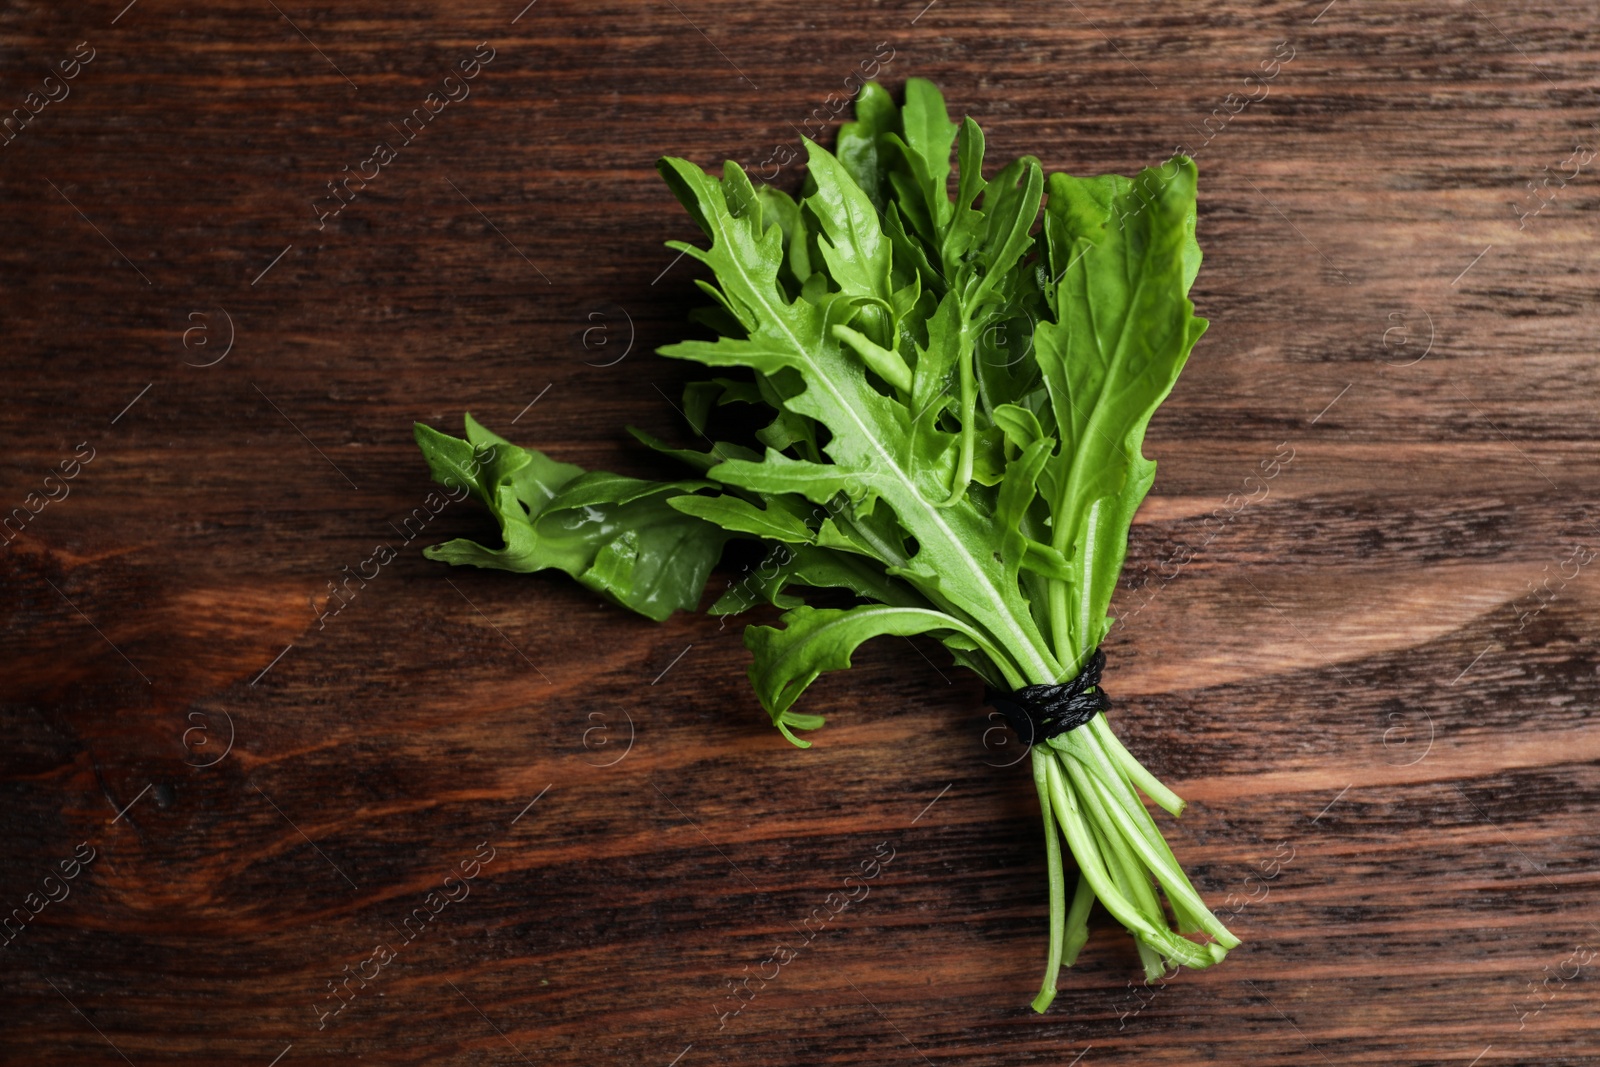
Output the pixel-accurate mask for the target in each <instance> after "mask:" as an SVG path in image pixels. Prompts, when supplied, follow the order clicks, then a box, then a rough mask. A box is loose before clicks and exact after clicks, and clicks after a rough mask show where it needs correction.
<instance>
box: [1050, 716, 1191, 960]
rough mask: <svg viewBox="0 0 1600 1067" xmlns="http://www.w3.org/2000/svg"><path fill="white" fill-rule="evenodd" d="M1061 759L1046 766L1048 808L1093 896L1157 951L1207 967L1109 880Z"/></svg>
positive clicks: (1162, 919) (1163, 923)
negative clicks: (1048, 786) (1051, 808)
mask: <svg viewBox="0 0 1600 1067" xmlns="http://www.w3.org/2000/svg"><path fill="white" fill-rule="evenodd" d="M1068 736H1070V735H1068ZM1063 758H1064V757H1063V755H1062V754H1061V753H1056V758H1055V759H1053V760H1050V761H1048V762H1047V763H1046V767H1047V769H1048V771H1049V784H1050V797H1051V799H1052V801H1053V802H1054V803H1053V805H1052V807H1053V809H1054V811H1055V814H1056V818H1057V820H1058V821H1059V822H1060V823H1061V830H1062V832H1063V833H1064V834H1066V837H1067V844H1068V845H1070V846H1071V847H1072V854H1073V855H1074V856H1076V857H1077V858H1078V866H1079V869H1080V870H1081V871H1083V873H1084V874H1085V875H1087V876H1088V878H1089V881H1090V882H1091V883H1092V884H1093V886H1094V892H1095V895H1096V896H1098V897H1099V898H1100V902H1101V903H1102V904H1104V905H1105V906H1106V910H1107V911H1109V912H1111V914H1112V915H1113V916H1114V917H1115V918H1116V920H1117V921H1118V922H1120V923H1122V925H1123V926H1125V927H1127V928H1128V929H1129V930H1130V931H1132V932H1133V933H1134V935H1135V936H1136V937H1139V938H1141V939H1143V940H1145V941H1147V942H1148V943H1149V944H1150V945H1151V946H1153V947H1154V948H1156V949H1157V950H1158V951H1160V952H1162V953H1163V954H1165V955H1167V956H1170V957H1171V958H1172V959H1174V960H1175V961H1177V962H1179V963H1182V964H1185V965H1187V966H1190V967H1208V966H1210V965H1211V963H1212V962H1214V960H1213V958H1212V956H1211V954H1210V953H1208V952H1206V951H1205V950H1204V949H1202V948H1201V946H1199V945H1197V944H1195V943H1194V942H1193V941H1190V940H1188V939H1187V938H1183V937H1179V936H1178V935H1177V934H1174V933H1173V932H1172V931H1171V930H1170V929H1168V928H1167V925H1166V917H1165V916H1161V917H1160V919H1159V923H1160V925H1159V926H1157V925H1155V924H1153V923H1152V922H1151V921H1150V920H1149V919H1148V918H1146V917H1145V916H1144V915H1142V914H1140V912H1139V910H1138V909H1137V908H1135V907H1134V906H1133V905H1132V904H1131V903H1130V902H1129V901H1128V899H1127V897H1125V896H1124V895H1123V894H1122V893H1121V891H1120V890H1119V889H1118V888H1117V886H1116V885H1115V883H1114V882H1113V881H1112V878H1111V874H1110V871H1109V868H1108V867H1107V866H1106V863H1105V860H1104V859H1103V858H1102V857H1101V855H1100V851H1099V848H1098V847H1097V846H1096V845H1095V842H1094V835H1093V833H1092V832H1091V831H1090V829H1089V828H1088V826H1087V825H1086V823H1085V822H1084V817H1083V813H1082V812H1081V811H1080V810H1079V807H1078V801H1077V799H1076V797H1075V796H1074V795H1073V791H1072V790H1070V789H1068V787H1067V774H1066V772H1065V771H1064V770H1063V769H1062V767H1061V766H1060V764H1061V763H1062V760H1063Z"/></svg>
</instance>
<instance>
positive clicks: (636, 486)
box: [416, 415, 728, 621]
mask: <svg viewBox="0 0 1600 1067" xmlns="http://www.w3.org/2000/svg"><path fill="white" fill-rule="evenodd" d="M467 432H468V435H469V437H471V438H473V439H475V441H476V443H477V446H478V450H477V451H474V448H473V445H471V444H469V443H468V442H467V441H461V440H459V439H457V438H452V437H449V436H448V435H446V434H441V433H439V432H438V431H436V430H431V429H429V428H428V427H426V426H423V425H421V424H420V423H419V424H417V427H416V436H417V442H418V444H419V445H420V446H421V447H422V449H423V454H424V455H425V456H427V457H428V462H429V468H430V469H431V470H432V471H433V473H434V477H435V479H436V480H438V481H441V482H444V483H445V484H446V485H450V484H459V482H455V483H452V482H451V481H450V480H449V479H453V478H458V477H461V476H464V475H465V473H466V472H467V471H470V470H471V467H470V466H466V467H463V464H468V463H470V459H469V458H468V457H471V456H474V455H476V456H479V457H480V458H481V457H482V456H484V455H485V454H486V452H487V451H488V450H491V449H492V450H493V452H492V454H491V456H490V459H489V461H487V462H480V464H479V470H478V472H477V473H476V475H475V485H476V486H477V487H478V488H479V490H480V491H481V495H480V499H484V500H485V502H486V503H488V504H489V508H490V511H491V512H492V513H493V514H494V516H495V519H496V521H497V522H498V523H499V525H500V536H501V540H502V542H503V544H502V545H501V546H500V547H499V548H491V547H489V546H487V545H481V544H478V543H476V542H474V541H470V540H467V539H464V538H461V539H457V540H454V541H448V542H446V543H444V544H441V545H434V546H431V547H429V548H426V549H424V550H423V555H424V556H426V557H427V558H429V559H435V560H441V561H443V562H445V563H452V564H457V565H465V566H474V567H486V568H492V569H496V570H507V571H517V572H523V573H527V572H532V571H540V570H546V569H549V568H554V569H557V570H562V571H565V572H566V573H568V574H570V575H571V576H572V577H574V578H576V579H577V580H578V581H579V582H581V583H582V584H583V585H585V586H587V587H588V588H590V589H592V590H594V591H595V592H598V593H601V594H603V595H604V596H606V597H608V598H610V599H612V600H614V601H616V602H617V603H618V604H621V605H622V606H624V607H627V608H631V609H633V610H634V611H637V612H639V613H640V614H642V615H646V616H648V617H650V618H652V619H656V620H658V621H659V620H661V619H665V618H666V617H667V616H668V615H670V614H671V613H672V612H673V611H676V610H680V609H693V608H694V607H695V606H696V605H697V604H698V603H699V600H700V595H701V593H702V592H703V591H704V589H705V584H706V578H707V577H708V576H709V575H710V572H711V568H712V566H713V565H714V564H715V563H716V561H717V559H718V557H719V556H721V554H722V546H723V543H724V542H725V541H726V540H727V536H728V535H727V533H726V532H724V531H723V530H722V529H720V528H719V527H717V526H716V525H714V524H712V523H707V522H705V521H703V520H701V519H699V518H696V517H694V516H693V515H689V514H686V513H684V512H681V511H679V510H678V509H676V508H674V507H672V506H671V503H670V502H671V500H672V499H673V498H674V497H676V496H680V495H682V494H684V493H686V492H693V491H694V490H696V489H702V488H705V487H707V486H709V485H710V484H711V483H709V482H704V481H684V482H650V481H645V480H643V479H639V478H626V477H623V476H621V475H617V474H610V473H607V472H605V471H589V472H585V471H583V470H582V469H581V468H579V467H575V466H573V465H572V464H569V463H556V462H555V461H553V460H551V459H549V458H548V457H547V456H545V455H544V454H543V453H542V452H539V451H537V450H535V449H522V448H518V447H517V446H516V445H513V444H511V443H510V442H508V441H506V440H505V439H504V438H501V437H498V436H496V435H494V434H492V433H490V432H489V431H488V430H486V429H484V428H483V427H482V426H479V425H478V424H477V423H476V422H475V421H474V420H473V419H472V417H471V416H470V415H469V416H468V417H467Z"/></svg>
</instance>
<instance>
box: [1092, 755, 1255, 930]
mask: <svg viewBox="0 0 1600 1067" xmlns="http://www.w3.org/2000/svg"><path fill="white" fill-rule="evenodd" d="M1065 736H1067V737H1071V736H1072V735H1071V734H1067V735H1065ZM1080 751H1084V752H1085V754H1087V755H1089V757H1090V763H1089V764H1088V765H1084V764H1083V763H1080V762H1079V761H1078V759H1077V758H1075V759H1074V762H1073V763H1068V764H1067V768H1068V773H1069V774H1073V773H1074V772H1076V776H1075V778H1074V780H1075V781H1077V782H1078V784H1079V788H1080V789H1081V790H1082V791H1083V793H1084V795H1085V800H1086V801H1087V802H1088V806H1089V808H1090V809H1091V810H1092V811H1093V813H1094V816H1095V818H1096V821H1097V822H1098V823H1099V824H1100V825H1101V826H1102V827H1103V828H1104V829H1105V831H1106V833H1107V834H1110V833H1112V829H1113V827H1115V829H1116V830H1117V831H1120V836H1121V839H1122V840H1123V841H1125V842H1126V843H1127V844H1128V845H1130V846H1132V848H1133V851H1134V853H1135V854H1136V855H1137V856H1138V857H1139V859H1140V860H1141V861H1142V862H1143V864H1144V866H1146V867H1148V868H1149V869H1150V870H1151V871H1152V872H1153V873H1154V874H1155V876H1156V879H1157V880H1158V881H1160V883H1161V887H1162V888H1163V889H1164V890H1166V892H1167V895H1168V896H1169V897H1170V898H1172V899H1173V900H1179V899H1182V901H1183V902H1184V904H1185V905H1186V906H1187V908H1188V909H1189V911H1190V912H1191V913H1192V914H1193V915H1194V916H1195V917H1196V918H1199V919H1200V920H1201V924H1202V929H1204V930H1205V932H1206V933H1208V934H1210V935H1211V936H1212V937H1214V938H1216V939H1217V942H1218V943H1219V944H1221V945H1223V946H1224V947H1225V948H1233V947H1234V946H1235V945H1237V944H1238V943H1239V939H1238V938H1237V937H1235V936H1234V935H1233V934H1232V933H1231V932H1229V930H1228V928H1227V927H1225V926H1223V925H1222V923H1221V922H1220V921H1219V920H1218V919H1217V918H1216V916H1214V915H1212V914H1211V912H1210V911H1209V909H1207V908H1206V906H1205V904H1204V903H1203V902H1202V901H1201V900H1200V896H1199V894H1198V893H1196V892H1195V890H1194V886H1193V885H1191V884H1190V882H1189V879H1188V877H1187V876H1186V875H1185V874H1184V873H1183V870H1182V868H1180V867H1178V865H1177V863H1176V861H1175V860H1174V859H1173V857H1172V852H1171V849H1170V848H1169V847H1167V846H1166V844H1165V841H1164V840H1162V845H1161V846H1160V847H1158V846H1156V845H1155V844H1154V840H1153V839H1160V838H1161V832H1160V831H1159V830H1158V829H1156V825H1155V823H1154V821H1152V820H1151V818H1150V812H1149V810H1148V809H1146V808H1145V806H1144V805H1143V804H1142V803H1140V802H1139V798H1138V797H1137V796H1136V795H1135V794H1134V793H1133V791H1132V789H1131V788H1130V787H1129V786H1128V784H1127V782H1126V780H1124V779H1123V778H1122V777H1121V776H1120V775H1116V774H1115V773H1114V772H1113V778H1114V781H1108V780H1107V779H1106V778H1105V777H1104V774H1105V771H1106V770H1108V769H1111V768H1110V766H1109V763H1108V762H1107V761H1106V759H1105V756H1104V754H1103V753H1099V752H1096V751H1095V747H1094V745H1093V743H1092V741H1091V742H1090V743H1088V744H1084V745H1082V746H1081V749H1080ZM1074 757H1077V753H1076V752H1074ZM1096 757H1098V758H1096ZM1074 764H1077V766H1075V765H1074ZM1095 765H1098V773H1096V772H1092V771H1091V770H1090V766H1095ZM1118 784H1120V785H1121V786H1122V789H1121V791H1120V795H1119V794H1118V792H1116V791H1115V790H1116V786H1117V785H1118ZM1135 811H1137V815H1136V814H1135ZM1141 817H1142V818H1141ZM1163 852H1165V855H1163ZM1157 910H1158V911H1159V909H1157ZM1162 922H1163V924H1164V923H1165V918H1164V917H1163V919H1162Z"/></svg>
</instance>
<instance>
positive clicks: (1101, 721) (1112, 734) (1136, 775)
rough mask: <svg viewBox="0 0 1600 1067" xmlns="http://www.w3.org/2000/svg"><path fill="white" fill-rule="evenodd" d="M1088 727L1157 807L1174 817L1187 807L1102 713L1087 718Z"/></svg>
mask: <svg viewBox="0 0 1600 1067" xmlns="http://www.w3.org/2000/svg"><path fill="white" fill-rule="evenodd" d="M1089 729H1091V730H1093V731H1094V735H1095V737H1096V738H1098V739H1099V740H1100V743H1101V745H1102V746H1104V748H1105V750H1106V752H1107V753H1108V754H1109V755H1110V756H1111V758H1112V759H1113V760H1115V761H1116V763H1117V766H1119V767H1121V768H1122V770H1123V772H1124V773H1125V774H1126V775H1127V776H1128V778H1129V779H1130V780H1131V781H1132V782H1133V784H1134V785H1136V786H1138V787H1139V788H1140V789H1142V790H1143V791H1144V794H1145V796H1147V797H1149V798H1150V799H1151V800H1153V801H1155V802H1156V805H1157V806H1158V807H1160V808H1161V809H1162V810H1163V811H1165V812H1166V813H1167V814H1168V815H1171V816H1173V817H1174V818H1176V817H1177V816H1179V815H1182V814H1183V809H1184V808H1185V807H1187V805H1186V804H1185V803H1184V800H1183V798H1182V797H1180V796H1178V794H1176V793H1174V792H1173V791H1172V790H1170V789H1168V788H1167V787H1166V786H1165V785H1162V784H1161V780H1160V779H1158V778H1157V777H1156V776H1155V775H1153V774H1151V773H1150V771H1149V769H1148V768H1146V767H1145V765H1144V764H1142V763H1140V762H1139V761H1138V760H1137V759H1136V758H1135V757H1134V755H1133V753H1131V752H1129V751H1128V750H1127V748H1126V747H1125V746H1124V745H1123V744H1122V740H1121V738H1119V737H1117V733H1116V731H1115V730H1113V729H1111V724H1110V723H1108V722H1106V717H1105V715H1104V714H1103V713H1102V714H1099V715H1096V716H1095V717H1094V718H1093V719H1091V720H1089Z"/></svg>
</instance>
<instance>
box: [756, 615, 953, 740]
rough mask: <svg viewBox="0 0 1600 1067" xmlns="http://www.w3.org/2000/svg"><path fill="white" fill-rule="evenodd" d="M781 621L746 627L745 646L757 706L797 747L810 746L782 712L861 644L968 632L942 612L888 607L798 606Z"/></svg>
mask: <svg viewBox="0 0 1600 1067" xmlns="http://www.w3.org/2000/svg"><path fill="white" fill-rule="evenodd" d="M781 621H782V622H783V628H782V629H778V628H776V627H772V626H749V627H746V628H745V632H744V643H745V647H746V648H748V649H750V652H751V654H752V655H753V656H754V657H755V659H754V662H753V663H751V665H750V682H751V684H752V685H753V686H755V690H756V695H757V696H758V697H760V699H761V706H762V707H764V708H766V709H767V713H768V714H769V715H771V716H772V722H773V725H774V726H776V727H778V729H780V730H782V731H783V735H784V736H785V737H787V738H788V739H789V740H790V741H793V742H794V743H795V744H796V745H799V746H800V747H801V748H808V747H810V743H809V742H806V741H802V740H800V739H799V738H796V737H795V736H794V734H792V733H790V731H789V729H788V727H789V726H790V725H794V724H793V723H792V721H788V720H786V719H785V718H784V716H785V713H786V712H787V711H788V710H789V708H790V707H791V706H792V705H793V704H794V702H795V700H796V699H798V698H799V696H800V694H801V693H802V692H804V691H805V689H806V687H807V686H809V685H810V684H811V683H812V682H813V681H815V680H816V679H817V676H818V675H820V674H821V673H822V672H823V671H836V670H843V669H845V668H846V667H849V666H850V655H851V653H853V652H854V651H855V650H856V649H857V648H858V647H860V645H861V644H862V642H864V641H867V640H869V639H870V638H873V637H879V636H881V635H884V634H899V635H901V636H908V635H910V634H921V633H929V632H932V631H940V630H954V631H957V632H960V633H967V630H968V628H967V627H965V626H964V625H963V624H962V623H961V622H960V621H958V620H956V619H953V618H951V617H950V616H949V615H946V614H944V613H943V612H939V611H931V610H929V609H927V608H899V607H889V606H886V605H863V606H861V607H856V608H847V609H839V608H811V607H804V606H802V607H798V608H794V609H792V610H790V611H788V612H785V613H784V616H783V618H782V620H781ZM968 636H972V635H971V634H968ZM817 725H818V726H820V725H821V722H820V721H819V722H818V723H817ZM805 728H806V729H812V727H805Z"/></svg>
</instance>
